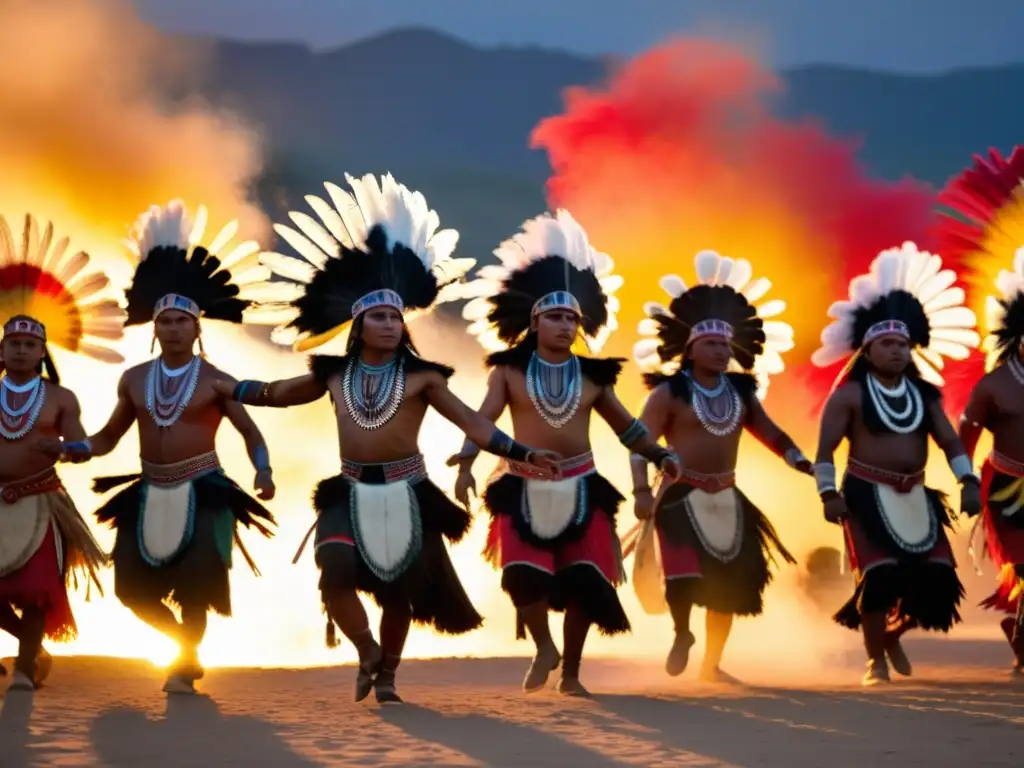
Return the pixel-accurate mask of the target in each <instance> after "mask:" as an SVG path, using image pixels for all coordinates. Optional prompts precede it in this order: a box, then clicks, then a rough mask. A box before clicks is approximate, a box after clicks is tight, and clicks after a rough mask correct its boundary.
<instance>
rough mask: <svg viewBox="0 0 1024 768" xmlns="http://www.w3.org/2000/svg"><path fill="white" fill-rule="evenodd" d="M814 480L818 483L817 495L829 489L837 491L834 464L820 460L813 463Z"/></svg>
mask: <svg viewBox="0 0 1024 768" xmlns="http://www.w3.org/2000/svg"><path fill="white" fill-rule="evenodd" d="M814 480H815V482H816V483H817V484H818V495H819V496H821V495H822V494H825V493H828V492H829V491H835V492H838V490H839V489H838V488H836V465H835V464H833V463H832V462H825V461H821V462H818V463H817V464H815V465H814Z"/></svg>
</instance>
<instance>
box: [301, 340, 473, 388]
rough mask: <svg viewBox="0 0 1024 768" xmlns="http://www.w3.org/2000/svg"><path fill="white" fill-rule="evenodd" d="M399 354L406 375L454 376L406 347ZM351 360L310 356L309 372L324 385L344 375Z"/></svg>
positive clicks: (349, 358)
mask: <svg viewBox="0 0 1024 768" xmlns="http://www.w3.org/2000/svg"><path fill="white" fill-rule="evenodd" d="M399 354H401V355H402V356H403V358H404V359H405V372H406V373H407V374H411V373H424V372H426V371H433V372H435V373H439V374H441V375H442V376H444V378H446V379H450V378H451V377H452V376H453V375H455V369H453V368H450V367H449V366H447V365H443V364H441V363H434V362H431V361H430V360H426V359H424V358H422V357H420V356H419V355H417V354H416V353H415V352H414V351H413V350H411V349H409V348H407V347H403V351H401V352H400V353H399ZM351 359H352V355H340V356H339V355H310V356H309V372H310V373H312V374H313V376H314V377H315V378H316V380H317V381H319V382H320V383H321V384H325V385H326V384H327V382H328V381H329V380H330V379H331V378H332V377H334V376H343V375H344V374H345V368H346V367H347V366H348V363H349V360H351Z"/></svg>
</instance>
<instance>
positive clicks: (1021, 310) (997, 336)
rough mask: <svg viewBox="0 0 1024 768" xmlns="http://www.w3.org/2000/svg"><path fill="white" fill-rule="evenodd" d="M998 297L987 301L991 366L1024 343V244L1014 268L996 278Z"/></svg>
mask: <svg viewBox="0 0 1024 768" xmlns="http://www.w3.org/2000/svg"><path fill="white" fill-rule="evenodd" d="M996 289H997V290H998V291H999V293H1000V294H1001V295H1000V296H999V297H996V296H989V297H988V299H987V300H986V302H985V315H986V318H985V319H986V324H987V325H988V328H989V333H990V335H989V337H988V338H987V339H986V340H985V349H986V351H987V352H988V353H989V354H988V364H989V367H992V366H994V365H995V364H997V363H1002V362H1006V361H1007V360H1008V359H1009V358H1010V357H1011V356H1013V355H1016V354H1017V350H1018V349H1019V348H1020V346H1021V344H1024V247H1022V248H1019V249H1018V250H1017V253H1016V254H1015V256H1014V259H1013V269H1012V270H1008V269H1004V270H1001V271H1000V272H999V275H998V276H997V277H996Z"/></svg>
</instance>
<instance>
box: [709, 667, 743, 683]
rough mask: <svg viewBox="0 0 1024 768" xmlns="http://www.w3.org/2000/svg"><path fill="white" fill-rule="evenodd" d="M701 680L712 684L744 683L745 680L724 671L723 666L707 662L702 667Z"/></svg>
mask: <svg viewBox="0 0 1024 768" xmlns="http://www.w3.org/2000/svg"><path fill="white" fill-rule="evenodd" d="M700 681H701V682H702V683H710V684H712V685H743V681H742V680H740V679H739V678H736V677H733V676H732V675H730V674H729V673H728V672H723V671H722V668H721V667H718V666H714V667H713V666H710V665H708V664H705V665H704V666H702V667H701V668H700Z"/></svg>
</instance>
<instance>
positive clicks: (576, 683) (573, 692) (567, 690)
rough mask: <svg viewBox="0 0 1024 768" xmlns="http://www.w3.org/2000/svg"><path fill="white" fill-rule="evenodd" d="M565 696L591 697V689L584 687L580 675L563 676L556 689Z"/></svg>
mask: <svg viewBox="0 0 1024 768" xmlns="http://www.w3.org/2000/svg"><path fill="white" fill-rule="evenodd" d="M556 690H557V691H558V692H559V693H561V694H562V695H563V696H577V697H579V698H581V699H589V698H590V691H588V690H587V689H586V688H584V687H583V684H582V683H581V682H580V680H579V678H578V677H564V676H563V677H562V678H561V679H560V680H559V681H558V686H557V689H556Z"/></svg>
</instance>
